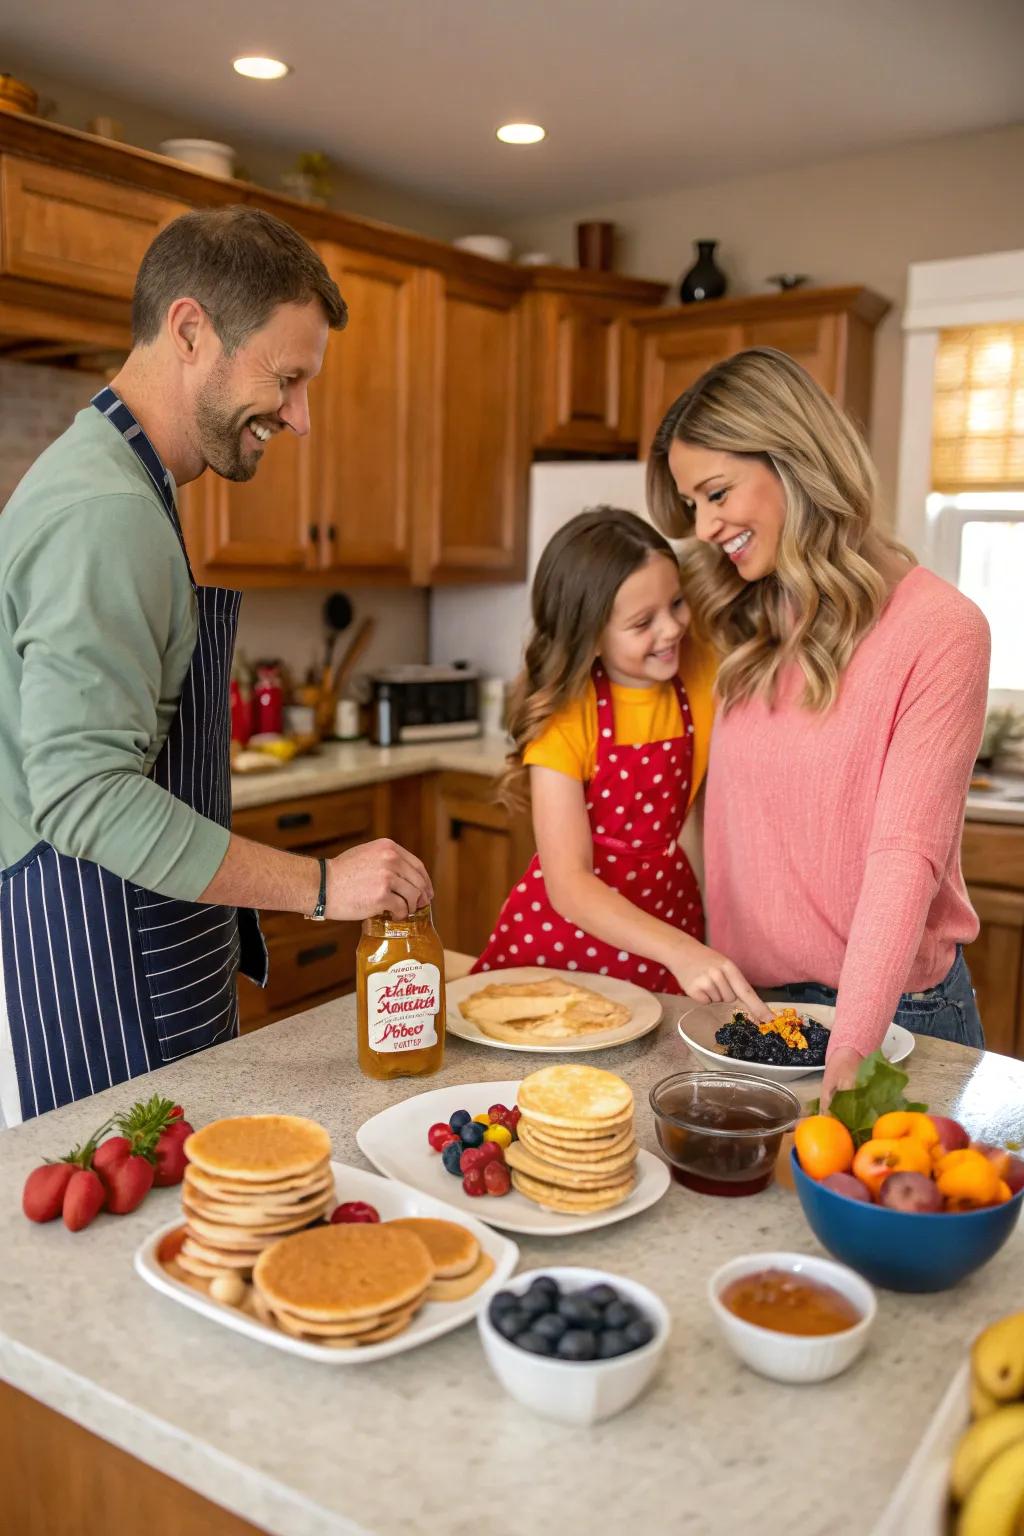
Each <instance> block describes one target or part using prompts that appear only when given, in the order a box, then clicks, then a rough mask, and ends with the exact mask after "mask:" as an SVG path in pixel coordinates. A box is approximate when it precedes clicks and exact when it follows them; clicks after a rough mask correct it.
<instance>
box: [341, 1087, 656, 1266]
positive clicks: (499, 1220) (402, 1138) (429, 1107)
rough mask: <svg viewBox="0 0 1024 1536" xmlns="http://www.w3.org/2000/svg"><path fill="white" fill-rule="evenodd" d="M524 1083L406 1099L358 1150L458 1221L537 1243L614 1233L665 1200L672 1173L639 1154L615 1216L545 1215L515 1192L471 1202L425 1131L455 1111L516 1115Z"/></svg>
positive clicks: (367, 1131)
mask: <svg viewBox="0 0 1024 1536" xmlns="http://www.w3.org/2000/svg"><path fill="white" fill-rule="evenodd" d="M519 1082H520V1080H519V1078H512V1079H510V1080H506V1081H504V1082H500V1083H461V1084H458V1083H457V1084H455V1085H454V1086H453V1087H451V1088H435V1089H433V1090H432V1091H431V1092H429V1093H418V1094H416V1095H415V1096H414V1097H413V1098H411V1099H403V1101H402V1102H401V1104H392V1106H391V1108H390V1109H385V1110H382V1111H381V1113H380V1114H379V1115H374V1116H373V1119H372V1120H367V1121H366V1122H365V1123H364V1124H363V1125H361V1126H360V1127H359V1130H358V1132H357V1133H356V1141H357V1142H358V1144H359V1150H360V1152H362V1154H363V1156H364V1157H368V1158H369V1159H370V1162H371V1163H374V1164H375V1165H376V1167H378V1168H379V1169H380V1171H381V1173H386V1174H387V1175H388V1177H389V1178H392V1179H401V1180H402V1181H403V1183H405V1184H411V1185H413V1186H414V1187H415V1188H416V1189H422V1190H423V1191H424V1193H425V1194H427V1195H432V1196H433V1197H434V1199H435V1200H447V1201H448V1203H449V1204H450V1205H451V1206H452V1208H453V1209H454V1210H455V1211H456V1212H457V1213H458V1219H459V1220H460V1221H461V1220H462V1219H463V1218H464V1217H470V1216H475V1217H476V1218H477V1220H479V1221H486V1222H487V1223H488V1224H489V1225H490V1226H492V1227H503V1228H504V1229H505V1231H506V1232H528V1233H530V1234H531V1235H532V1236H534V1237H568V1236H570V1235H571V1234H572V1233H573V1232H589V1231H590V1230H591V1229H592V1228H593V1227H610V1226H612V1225H613V1223H614V1222H617V1221H627V1220H628V1219H629V1217H630V1216H637V1215H639V1213H640V1212H641V1211H646V1210H647V1208H648V1206H651V1205H654V1204H655V1202H656V1201H658V1200H660V1199H661V1197H662V1195H663V1194H664V1193H665V1191H666V1189H668V1186H669V1183H670V1177H671V1176H670V1174H669V1170H668V1166H667V1164H665V1163H663V1162H662V1161H661V1159H660V1158H659V1157H654V1156H653V1154H652V1153H650V1152H644V1151H640V1152H638V1154H637V1169H636V1171H637V1182H636V1188H635V1189H634V1190H633V1193H632V1194H631V1195H630V1197H629V1199H628V1200H623V1202H622V1204H621V1205H616V1206H614V1207H613V1208H612V1209H611V1210H610V1211H595V1212H593V1214H592V1215H582V1214H581V1215H578V1216H569V1215H566V1214H564V1213H563V1212H558V1211H544V1210H541V1208H540V1206H539V1205H534V1203H533V1201H532V1200H527V1199H526V1197H525V1195H520V1194H517V1193H516V1191H515V1190H514V1189H513V1190H512V1191H511V1192H510V1193H509V1194H507V1195H467V1194H466V1192H465V1190H464V1189H463V1187H462V1181H461V1180H460V1179H457V1178H456V1177H455V1175H454V1174H451V1173H448V1172H447V1171H446V1169H445V1167H444V1165H443V1164H442V1162H441V1158H440V1155H439V1154H438V1153H437V1152H433V1151H431V1149H430V1147H429V1146H428V1145H427V1132H428V1131H429V1129H430V1127H431V1126H432V1125H434V1124H435V1123H436V1122H437V1121H439V1120H449V1119H450V1118H451V1117H452V1115H453V1114H454V1113H455V1111H456V1110H457V1109H468V1110H469V1112H470V1114H472V1115H480V1114H485V1113H486V1111H487V1110H488V1108H489V1107H490V1106H491V1105H492V1104H507V1105H508V1106H509V1108H511V1107H512V1105H513V1104H514V1103H515V1101H516V1094H517V1093H518V1092H519Z"/></svg>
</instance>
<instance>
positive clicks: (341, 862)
mask: <svg viewBox="0 0 1024 1536" xmlns="http://www.w3.org/2000/svg"><path fill="white" fill-rule="evenodd" d="M433 896H434V888H433V886H432V885H431V883H430V876H429V875H428V874H427V871H426V869H425V868H424V867H423V865H422V864H421V863H420V861H419V859H417V858H416V857H415V855H414V854H411V853H409V852H407V850H406V849H405V848H401V847H399V845H398V843H395V842H392V840H391V838H390V837H381V838H378V839H377V841H376V842H373V843H361V844H360V845H359V847H358V848H348V849H346V851H345V852H344V853H339V854H338V855H337V857H336V858H333V859H328V861H327V916H328V917H330V918H333V919H335V921H338V920H347V921H358V920H360V919H362V918H364V917H373V916H374V915H375V914H376V913H378V912H386V913H388V914H389V915H390V916H391V917H408V915H409V913H410V912H416V911H417V910H418V909H419V908H420V907H425V906H426V905H427V903H428V902H429V901H432V900H433Z"/></svg>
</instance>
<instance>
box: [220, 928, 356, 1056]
mask: <svg viewBox="0 0 1024 1536" xmlns="http://www.w3.org/2000/svg"><path fill="white" fill-rule="evenodd" d="M360 931H361V930H360V924H359V923H308V922H306V921H305V919H304V918H301V917H287V918H285V919H283V923H282V926H281V927H280V928H277V929H275V930H274V931H273V932H271V931H270V930H269V927H268V931H267V951H268V954H269V956H270V980H269V981H268V982H267V985H266V988H265V989H264V990H262V991H261V990H260V989H259V988H258V987H254V986H252V985H251V984H250V983H249V982H247V981H245V980H244V979H243V980H242V981H241V982H240V984H239V993H238V1001H239V1011H240V1017H241V1024H242V1029H243V1031H244V1030H246V1029H252V1028H255V1027H256V1026H258V1025H259V1024H261V1023H262V1022H263V1021H264V1020H265V1019H267V1018H269V1017H270V1016H271V1015H281V1014H283V1013H301V1011H302V1008H303V1005H304V1002H305V1000H306V999H307V998H314V997H317V996H319V995H320V994H322V993H333V994H334V995H335V996H338V995H340V994H341V993H343V992H351V991H352V989H353V987H354V986H355V978H356V945H357V944H358V943H359V935H360Z"/></svg>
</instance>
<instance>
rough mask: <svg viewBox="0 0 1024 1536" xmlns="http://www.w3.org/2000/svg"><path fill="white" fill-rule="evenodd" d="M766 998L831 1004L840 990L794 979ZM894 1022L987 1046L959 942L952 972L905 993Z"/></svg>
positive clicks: (916, 1030)
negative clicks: (919, 989) (922, 989)
mask: <svg viewBox="0 0 1024 1536" xmlns="http://www.w3.org/2000/svg"><path fill="white" fill-rule="evenodd" d="M765 997H766V998H767V1000H768V1001H769V1002H784V1003H824V1004H828V1005H830V1006H831V1005H833V1004H834V1003H835V1000H836V989H835V987H825V986H822V984H821V982H819V981H794V982H790V983H788V985H786V986H784V987H772V988H771V990H770V991H768V992H766V993H765ZM893 1023H894V1024H902V1025H903V1028H904V1029H909V1030H912V1031H913V1033H914V1034H915V1035H932V1036H934V1038H935V1039H936V1040H952V1041H953V1042H954V1044H955V1045H972V1046H974V1047H975V1049H977V1050H979V1051H983V1050H984V1049H985V1032H984V1030H983V1029H982V1027H981V1016H980V1015H979V1013H978V1002H977V998H976V997H975V995H974V988H973V986H972V985H971V973H970V971H969V970H968V969H967V961H966V960H965V959H964V952H963V950H962V949H961V947H960V946H959V944H958V945H957V950H956V959H955V960H954V961H953V964H952V966H951V967H950V970H949V974H948V975H947V976H945V977H944V978H943V980H942V981H940V982H939V984H938V986H935V987H929V988H928V990H927V992H904V994H903V996H902V997H901V998H900V1000H899V1002H898V1003H897V1005H896V1012H895V1014H894V1015H893Z"/></svg>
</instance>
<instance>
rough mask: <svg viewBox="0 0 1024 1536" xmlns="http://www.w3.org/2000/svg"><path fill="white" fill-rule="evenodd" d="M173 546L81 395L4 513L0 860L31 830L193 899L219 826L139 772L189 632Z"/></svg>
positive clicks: (149, 491) (208, 870)
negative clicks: (74, 410) (77, 407)
mask: <svg viewBox="0 0 1024 1536" xmlns="http://www.w3.org/2000/svg"><path fill="white" fill-rule="evenodd" d="M196 624H197V619H196V605H195V597H194V594H193V591H192V585H191V582H190V580H189V575H188V569H187V567H186V564H185V560H184V556H183V554H182V550H181V546H180V544H179V543H178V539H177V537H176V535H175V532H174V529H173V528H172V526H171V523H170V519H169V518H168V516H167V513H166V511H165V510H164V507H163V504H162V502H161V500H160V497H159V495H158V493H157V491H156V488H155V486H154V485H153V483H152V481H151V480H150V478H149V476H148V474H147V473H146V470H145V468H144V467H143V465H142V464H141V463H140V462H139V460H138V459H137V458H136V456H135V454H134V452H133V451H132V449H131V447H130V446H129V445H128V444H127V443H126V442H125V441H124V439H123V438H122V437H121V435H120V434H119V433H118V432H117V431H116V430H115V429H114V428H113V427H112V426H111V424H110V423H109V422H108V421H106V420H104V418H103V417H102V416H101V415H100V413H99V412H98V411H97V410H95V409H94V408H93V407H92V406H89V407H88V408H87V409H86V410H84V411H80V412H79V414H78V415H77V416H76V417H75V420H74V422H73V423H72V425H71V426H70V427H69V428H68V430H67V431H66V432H65V433H64V434H63V436H62V437H60V438H58V440H57V441H56V442H55V443H53V444H52V445H51V447H49V448H48V449H47V450H46V452H45V453H43V454H42V455H40V457H39V458H38V459H37V460H36V462H35V464H33V466H32V468H31V469H30V470H29V471H28V473H27V474H26V476H25V477H24V479H23V480H22V481H21V483H20V484H19V485H18V487H17V489H16V490H15V492H14V494H13V496H12V497H11V499H10V501H9V502H8V503H7V505H6V507H5V508H4V509H3V511H2V513H0V868H8V867H10V866H11V865H12V864H15V863H17V861H18V860H19V859H21V858H22V857H23V856H24V855H25V854H26V853H28V852H29V850H30V849H31V848H32V847H34V845H35V844H36V843H38V842H39V841H40V840H43V841H45V842H47V843H50V844H52V846H53V847H54V848H56V850H57V851H58V853H64V854H69V855H72V856H74V857H77V858H82V859H90V860H92V861H93V862H94V863H96V864H101V865H103V866H104V868H106V869H109V870H110V871H111V872H112V873H113V874H115V875H119V876H121V877H122V879H126V880H132V881H134V882H135V883H136V884H138V885H140V886H144V887H145V888H146V889H148V890H152V891H157V892H158V893H159V894H160V895H162V896H174V897H179V898H183V899H185V900H195V899H196V898H197V897H198V896H199V895H200V894H201V893H202V892H203V891H204V890H205V889H206V887H207V886H208V885H209V883H210V881H211V879H212V878H213V876H214V874H215V873H216V871H217V869H218V868H219V866H220V864H221V861H222V860H223V858H224V854H225V852H226V851H227V845H228V837H229V834H228V832H227V831H226V830H225V829H224V828H223V827H219V826H218V825H217V824H216V823H215V822H212V821H210V820H208V819H207V818H206V817H204V816H200V815H197V813H196V812H195V811H193V810H191V809H190V808H189V807H188V806H187V805H185V804H184V802H182V801H180V800H177V799H176V798H175V797H174V796H173V795H171V794H168V792H167V791H166V790H164V789H161V788H160V787H159V786H158V785H156V784H154V783H153V781H152V779H150V778H149V777H148V774H149V770H150V769H151V768H152V766H153V763H154V762H155V761H156V758H157V756H158V754H159V752H160V750H161V748H162V746H163V744H164V741H165V740H166V738H167V733H168V730H169V729H170V726H171V722H172V721H173V719H174V716H175V713H176V711H177V707H178V699H179V696H180V694H181V690H182V685H183V683H184V681H185V676H186V673H187V672H188V667H189V662H190V661H191V658H192V652H193V649H194V647H195V642H196Z"/></svg>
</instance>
